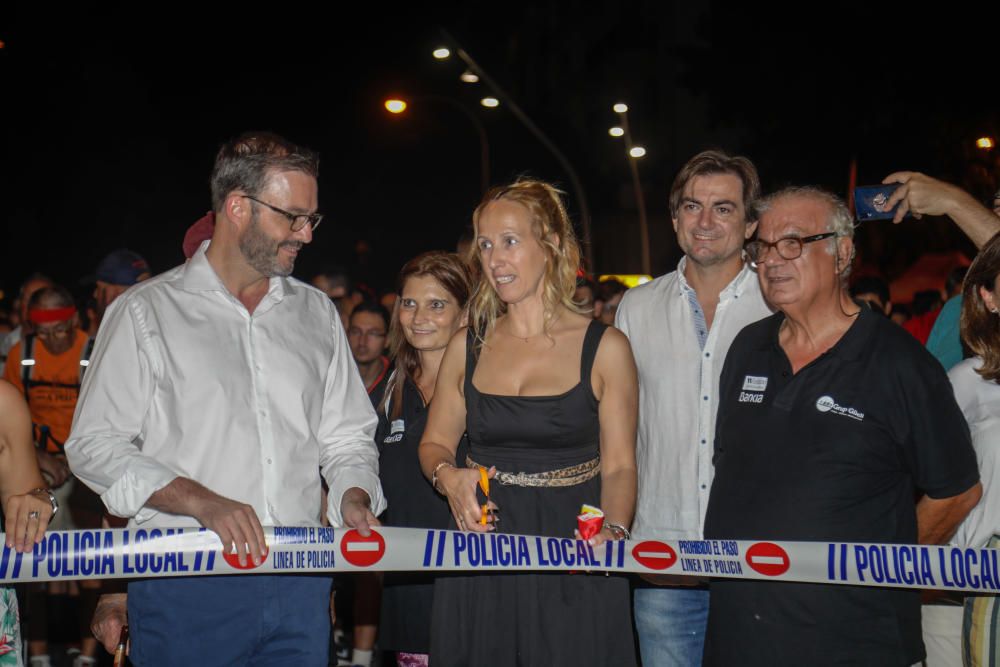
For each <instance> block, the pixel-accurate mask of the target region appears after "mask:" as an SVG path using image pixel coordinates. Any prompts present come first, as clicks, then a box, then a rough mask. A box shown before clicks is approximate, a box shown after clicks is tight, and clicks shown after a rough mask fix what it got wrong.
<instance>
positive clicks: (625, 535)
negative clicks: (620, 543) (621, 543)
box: [604, 521, 632, 540]
mask: <svg viewBox="0 0 1000 667" xmlns="http://www.w3.org/2000/svg"><path fill="white" fill-rule="evenodd" d="M604 527H605V528H607V529H608V530H610V531H611V532H612V533H617V534H619V535H621V539H626V540H631V539H632V533H630V532H629V530H628V528H626V527H625V526H620V525H618V524H617V523H611V522H610V521H605V522H604Z"/></svg>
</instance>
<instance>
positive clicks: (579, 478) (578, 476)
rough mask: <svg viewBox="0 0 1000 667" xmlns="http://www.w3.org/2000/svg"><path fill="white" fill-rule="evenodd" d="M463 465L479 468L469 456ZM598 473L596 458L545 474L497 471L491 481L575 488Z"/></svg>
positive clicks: (506, 484) (598, 467) (598, 463)
mask: <svg viewBox="0 0 1000 667" xmlns="http://www.w3.org/2000/svg"><path fill="white" fill-rule="evenodd" d="M465 465H466V466H468V467H469V468H479V467H481V466H480V465H479V464H478V463H476V462H475V461H473V460H472V457H470V456H466V457H465ZM600 472H601V458H600V457H599V456H598V457H594V458H592V459H590V460H589V461H584V462H583V463H578V464H577V465H573V466H569V467H568V468H558V469H556V470H546V471H545V472H533V473H527V472H505V471H501V470H497V474H496V477H494V478H493V479H494V481H497V482H500V483H501V484H503V485H504V486H576V485H577V484H583V483H584V482H586V481H589V480H591V479H594V478H595V477H597V475H598V474H599V473H600Z"/></svg>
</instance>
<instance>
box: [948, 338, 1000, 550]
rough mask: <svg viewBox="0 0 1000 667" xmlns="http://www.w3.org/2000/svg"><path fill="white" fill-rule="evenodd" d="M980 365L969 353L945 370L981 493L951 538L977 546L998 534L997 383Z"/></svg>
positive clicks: (999, 399)
mask: <svg viewBox="0 0 1000 667" xmlns="http://www.w3.org/2000/svg"><path fill="white" fill-rule="evenodd" d="M982 365H983V360H982V359H981V358H979V357H972V358H970V359H965V360H964V361H962V362H960V363H958V364H956V365H955V366H952V368H951V370H950V371H948V379H949V380H951V386H952V388H953V389H954V390H955V401H956V402H958V407H960V408H961V409H962V415H963V416H965V421H967V422H968V423H969V431H970V432H971V433H972V447H973V449H975V450H976V460H977V461H978V463H979V480H980V481H981V482H982V484H983V497H982V499H981V500H980V501H979V504H978V505H976V506H975V507H973V508H972V511H971V512H969V514H968V515H967V516H966V517H965V520H964V521H962V523H961V524H960V525H959V527H958V530H957V531H956V533H955V539H954V542H955V543H956V544H958V545H959V546H963V547H975V548H977V549H978V548H980V547H986V546H989V543H990V538H992V537H993V536H994V535H1000V502H998V499H1000V385H998V384H997V383H996V382H993V381H992V380H986V379H984V378H983V377H982V376H981V375H979V373H977V372H976V369H977V368H981V367H982Z"/></svg>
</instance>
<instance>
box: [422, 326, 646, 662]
mask: <svg viewBox="0 0 1000 667" xmlns="http://www.w3.org/2000/svg"><path fill="white" fill-rule="evenodd" d="M606 328H607V327H606V326H605V325H603V324H601V323H599V322H596V321H595V322H593V323H591V325H590V327H589V328H588V329H587V333H586V336H585V338H584V343H583V353H582V355H581V363H580V379H581V381H580V383H579V384H577V385H576V386H575V387H573V388H572V389H570V390H569V391H568V392H566V393H564V394H560V395H558V396H497V395H492V394H484V393H481V392H479V391H478V390H477V389H476V387H475V386H474V385H473V383H472V376H473V373H474V371H475V368H476V356H475V354H474V352H473V341H472V334H471V332H470V335H469V339H468V341H467V343H466V346H467V352H466V370H465V404H466V410H467V414H468V417H467V420H468V421H467V428H468V436H469V445H470V456H471V457H472V459H473V460H474V461H476V462H477V463H479V464H480V465H484V466H487V467H489V466H492V465H495V466H496V467H497V469H498V470H501V471H506V472H525V473H537V472H545V471H549V470H556V469H558V468H565V467H568V466H572V465H576V464H579V463H583V462H586V461H589V460H591V459H593V458H595V457H597V456H599V453H600V423H599V421H598V414H597V405H598V402H597V399H596V398H595V397H594V392H593V389H592V387H591V382H590V375H591V370H592V368H593V364H594V357H595V355H596V353H597V347H598V345H599V344H600V341H601V336H602V335H603V334H604V330H605V329H606ZM490 491H491V498H492V499H493V500H494V501H495V502H496V503H497V505H498V506H499V507H500V516H501V521H500V524H499V530H500V531H502V532H505V533H519V534H526V535H545V536H556V537H572V536H573V529H574V528H576V516H577V514H579V512H580V506H581V505H583V504H584V503H587V504H591V505H598V506H599V505H600V501H601V478H600V476H599V475H598V476H597V477H594V478H593V479H591V480H589V481H587V482H584V483H582V484H578V485H575V486H568V487H522V486H504V485H501V484H499V483H496V482H494V483H493V484H491V487H490ZM451 527H452V528H453V529H454V527H455V524H454V519H452V523H451ZM430 655H431V664H432V665H434V667H441V666H443V665H477V666H478V665H503V666H504V667H509V666H514V665H531V666H533V665H574V666H575V665H615V667H626V666H628V665H634V664H635V649H634V645H633V639H632V610H631V605H630V602H629V587H628V581H627V580H626V579H625V578H623V577H620V576H610V577H606V576H604V574H599V573H594V574H585V573H578V574H557V573H529V574H516V573H511V574H491V575H473V576H454V577H445V578H439V579H438V580H437V582H436V585H435V591H434V610H433V623H432V629H431V653H430Z"/></svg>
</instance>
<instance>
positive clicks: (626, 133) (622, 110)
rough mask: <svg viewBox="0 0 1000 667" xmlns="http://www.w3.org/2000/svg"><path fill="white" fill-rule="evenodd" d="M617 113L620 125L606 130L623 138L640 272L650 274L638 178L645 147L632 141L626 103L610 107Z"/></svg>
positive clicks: (650, 264) (640, 186)
mask: <svg viewBox="0 0 1000 667" xmlns="http://www.w3.org/2000/svg"><path fill="white" fill-rule="evenodd" d="M611 108H612V110H613V111H614V112H615V113H617V114H618V119H619V121H620V122H621V125H616V126H615V127H612V128H611V129H610V130H608V134H610V135H611V136H612V137H624V138H625V150H626V151H627V152H628V156H629V160H628V168H629V172H631V174H632V187H633V188H634V189H635V205H636V208H637V209H638V211H639V246H640V249H641V255H640V258H641V261H642V272H643V273H645V274H647V275H651V274H652V271H651V266H652V262H651V261H650V254H649V222H648V220H647V219H646V197H645V195H644V194H643V192H642V181H641V180H639V165H638V162H639V158H641V157H643V156H644V155H645V154H646V149H645V148H643V147H642V146H638V145H636V144H634V143H633V142H632V131H631V129H630V128H629V124H628V105H627V104H625V103H624V102H618V103H617V104H615V105H614V106H612V107H611ZM616 130H617V132H616Z"/></svg>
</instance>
